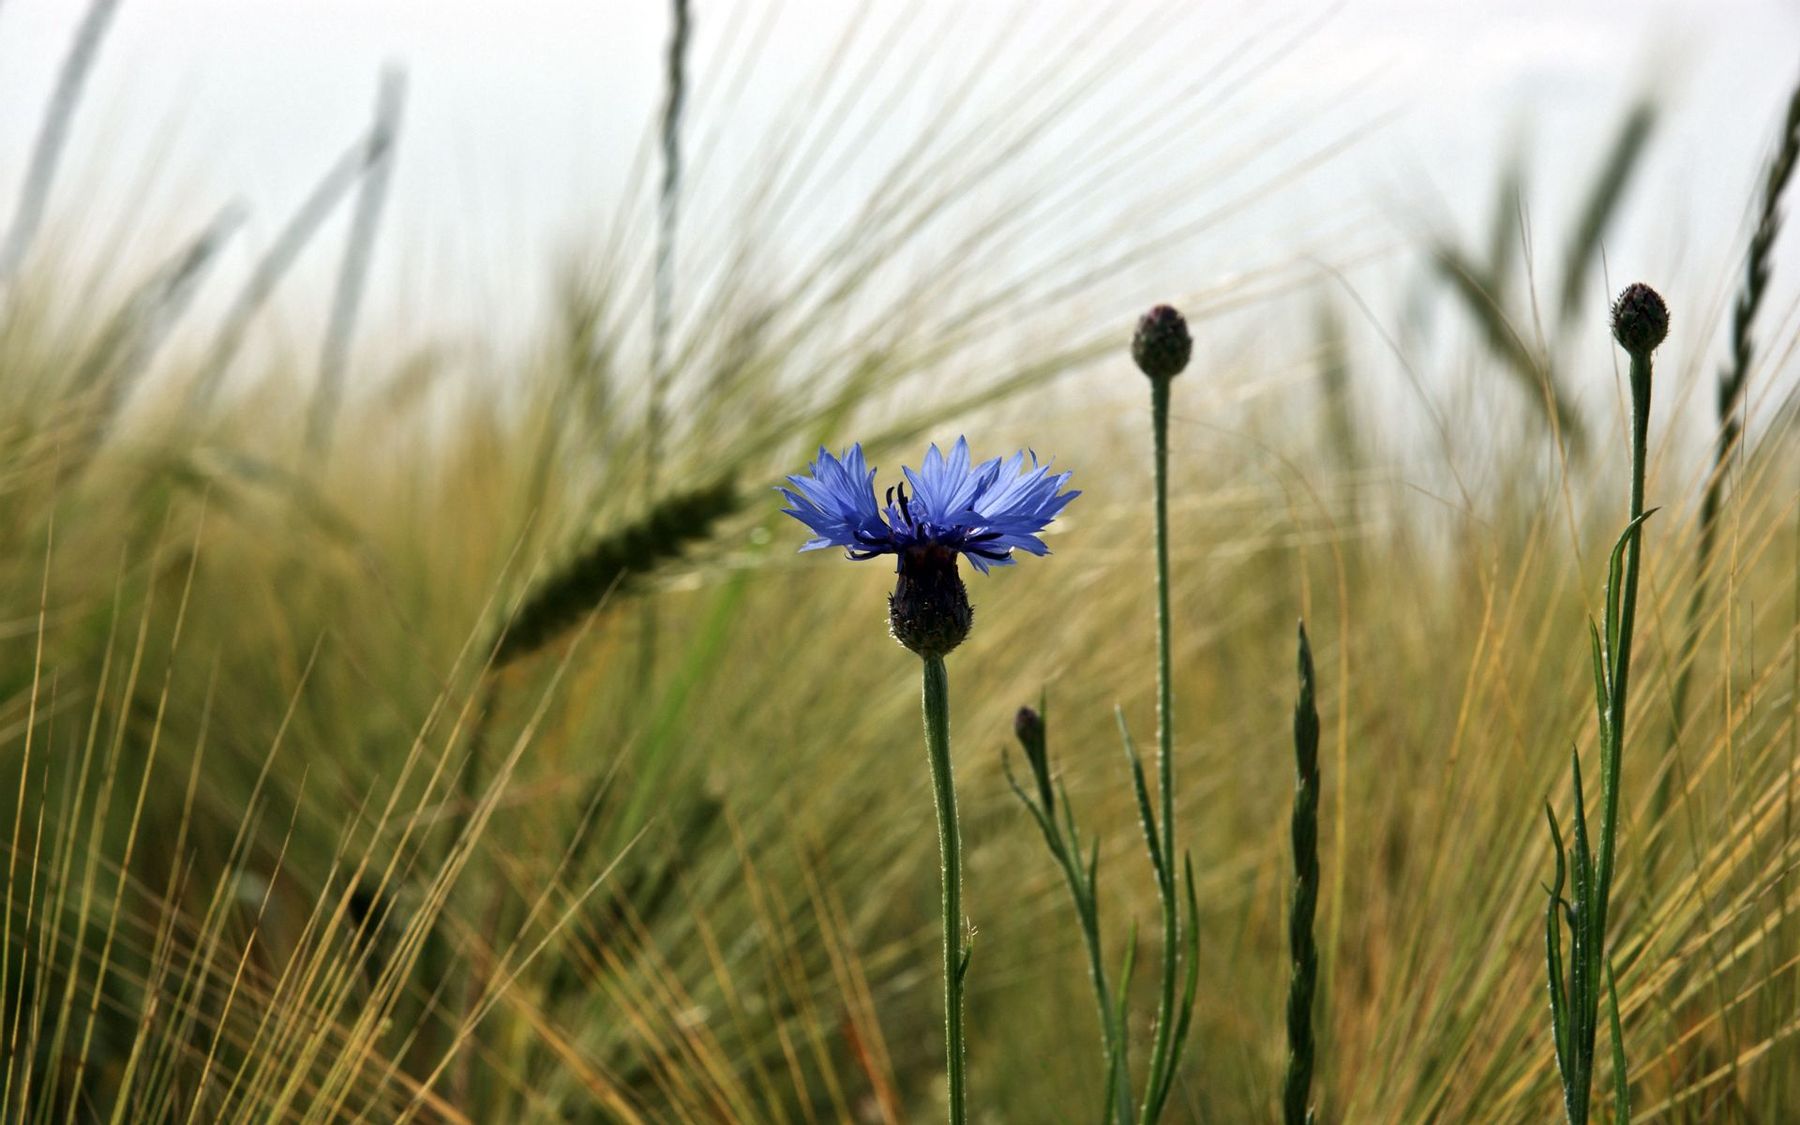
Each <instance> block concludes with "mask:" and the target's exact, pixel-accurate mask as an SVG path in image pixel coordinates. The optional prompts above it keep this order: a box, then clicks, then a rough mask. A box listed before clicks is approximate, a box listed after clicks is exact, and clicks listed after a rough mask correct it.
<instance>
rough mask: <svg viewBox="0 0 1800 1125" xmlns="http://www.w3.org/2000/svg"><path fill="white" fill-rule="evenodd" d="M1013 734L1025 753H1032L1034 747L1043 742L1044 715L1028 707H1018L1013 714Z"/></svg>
mask: <svg viewBox="0 0 1800 1125" xmlns="http://www.w3.org/2000/svg"><path fill="white" fill-rule="evenodd" d="M1013 734H1015V735H1017V736H1018V739H1019V745H1021V746H1023V747H1024V748H1025V752H1026V753H1027V754H1030V753H1033V752H1034V748H1035V747H1038V746H1042V745H1043V744H1044V717H1043V716H1042V715H1040V714H1038V713H1037V712H1036V711H1034V710H1033V709H1031V708H1030V707H1021V708H1019V713H1018V714H1017V715H1014V716H1013Z"/></svg>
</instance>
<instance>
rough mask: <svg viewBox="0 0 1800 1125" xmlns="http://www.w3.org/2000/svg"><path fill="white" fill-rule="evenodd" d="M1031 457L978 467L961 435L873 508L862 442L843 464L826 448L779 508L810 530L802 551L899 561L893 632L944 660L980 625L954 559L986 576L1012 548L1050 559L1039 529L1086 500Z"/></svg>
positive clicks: (907, 472) (792, 481)
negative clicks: (832, 549) (829, 549)
mask: <svg viewBox="0 0 1800 1125" xmlns="http://www.w3.org/2000/svg"><path fill="white" fill-rule="evenodd" d="M1025 456H1026V455H1025V454H1024V453H1015V454H1013V455H1012V457H1010V458H1008V459H1007V460H1005V461H1002V460H1001V459H1000V458H998V457H996V458H994V459H992V460H990V461H983V462H982V463H981V464H979V465H972V464H971V463H970V457H969V443H968V441H967V440H966V439H964V438H957V439H956V444H955V445H954V446H952V447H951V448H950V453H949V455H948V456H946V455H945V454H944V453H943V452H942V451H940V450H939V449H938V447H937V446H936V445H933V446H931V448H929V449H927V450H926V451H925V460H924V462H923V463H922V464H921V465H920V466H919V469H918V471H917V472H914V471H913V470H912V469H910V468H904V469H902V470H901V473H902V474H903V475H904V477H905V480H904V481H903V482H901V483H899V484H896V485H895V486H894V487H892V488H890V489H888V490H887V494H886V497H885V501H884V502H877V501H876V499H875V470H874V469H871V468H869V467H868V466H867V464H866V463H865V462H864V460H863V451H862V446H861V445H853V446H851V447H850V451H849V452H848V453H846V454H844V456H843V457H842V458H838V457H833V456H832V455H831V453H830V451H829V450H826V449H823V448H821V449H820V450H819V458H818V460H816V461H814V462H813V463H812V465H811V466H810V467H809V469H808V470H807V473H806V475H804V476H791V477H789V478H788V484H789V485H790V486H791V487H788V488H783V489H781V494H782V496H784V497H786V499H787V502H788V507H787V508H785V509H783V510H784V511H785V512H786V513H787V514H788V515H790V516H793V517H794V518H795V519H797V520H799V521H800V522H801V523H803V524H805V525H806V526H807V527H809V528H811V529H812V532H813V537H812V538H811V539H808V540H807V541H806V542H805V543H804V544H803V545H802V546H801V548H800V549H801V550H802V551H814V550H818V549H819V548H821V547H842V548H844V552H845V554H847V555H848V556H849V557H850V558H852V559H856V560H859V561H865V560H868V559H873V558H877V557H879V556H881V555H893V556H895V571H896V572H897V573H898V575H899V578H898V579H897V581H896V582H895V585H894V593H893V595H892V596H891V597H889V598H888V627H889V629H890V630H891V631H892V632H893V634H894V639H895V640H897V641H899V642H900V643H901V644H903V645H905V646H906V647H907V648H909V649H911V650H912V651H913V652H915V653H918V654H919V655H920V656H925V657H941V656H943V655H944V654H945V653H947V652H949V651H950V650H951V649H954V648H955V647H956V646H957V645H959V644H961V643H962V641H963V638H964V637H966V636H968V634H969V628H970V626H971V625H972V624H973V622H974V612H973V610H972V609H971V607H970V605H969V595H968V591H967V590H966V589H965V588H964V587H963V581H962V576H961V575H959V574H958V573H957V572H956V560H957V557H958V556H961V557H964V558H967V559H968V560H969V563H970V565H972V566H974V568H975V569H976V570H979V571H981V572H982V573H983V574H986V573H987V572H988V569H989V568H990V567H996V566H1011V565H1012V563H1013V552H1014V551H1015V550H1018V551H1025V552H1027V553H1029V554H1033V555H1046V554H1049V553H1050V549H1049V548H1048V547H1046V546H1044V541H1043V540H1042V539H1040V538H1038V534H1037V533H1038V532H1040V531H1042V530H1043V529H1044V528H1045V526H1046V525H1048V524H1049V523H1050V521H1051V520H1053V519H1055V518H1056V516H1057V514H1058V513H1059V512H1061V511H1062V510H1063V508H1064V507H1065V506H1067V504H1068V503H1069V501H1071V500H1073V499H1074V498H1075V497H1076V496H1079V495H1080V493H1078V492H1063V491H1061V489H1062V486H1063V485H1064V483H1066V482H1067V481H1068V479H1069V474H1068V473H1057V474H1055V475H1052V474H1051V472H1050V466H1048V465H1040V464H1038V460H1037V455H1036V454H1032V455H1031V465H1030V467H1029V468H1027V467H1026V464H1025ZM908 485H911V486H912V487H911V491H910V492H909V491H908V490H907V486H908Z"/></svg>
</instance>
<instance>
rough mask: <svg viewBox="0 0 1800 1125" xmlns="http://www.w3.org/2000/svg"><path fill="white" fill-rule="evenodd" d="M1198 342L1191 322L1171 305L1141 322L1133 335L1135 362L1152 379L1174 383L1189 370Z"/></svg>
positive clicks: (1139, 321)
mask: <svg viewBox="0 0 1800 1125" xmlns="http://www.w3.org/2000/svg"><path fill="white" fill-rule="evenodd" d="M1193 354H1194V338H1193V337H1192V336H1189V335H1188V326H1187V321H1186V320H1184V319H1182V316H1181V314H1180V313H1178V312H1176V311H1175V310H1174V309H1172V308H1170V307H1169V306H1168V305H1158V306H1156V307H1155V308H1153V309H1151V310H1150V311H1149V312H1147V313H1145V314H1144V315H1143V316H1141V317H1139V318H1138V323H1137V331H1136V332H1134V333H1132V335H1131V358H1132V359H1133V360H1134V361H1136V363H1137V365H1138V370H1139V371H1142V372H1143V373H1144V374H1146V375H1148V376H1150V378H1152V379H1172V378H1174V377H1175V376H1177V375H1179V374H1181V373H1182V371H1183V370H1185V369H1186V368H1187V365H1188V359H1189V358H1190V357H1191V356H1192V355H1193Z"/></svg>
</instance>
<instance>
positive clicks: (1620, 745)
mask: <svg viewBox="0 0 1800 1125" xmlns="http://www.w3.org/2000/svg"><path fill="white" fill-rule="evenodd" d="M1649 434H1650V355H1649V353H1648V352H1646V353H1643V354H1641V355H1640V354H1633V355H1632V357H1631V505H1630V519H1631V531H1630V532H1629V533H1628V536H1629V537H1628V538H1627V539H1626V541H1625V566H1624V573H1623V576H1622V583H1621V584H1622V589H1620V590H1619V592H1618V597H1619V629H1618V635H1617V636H1618V639H1617V643H1616V645H1615V647H1614V651H1612V652H1609V653H1607V661H1608V664H1609V665H1610V668H1609V671H1610V680H1611V682H1610V684H1609V691H1608V694H1607V700H1606V729H1605V730H1604V732H1603V734H1604V736H1605V737H1604V741H1603V744H1602V746H1601V759H1600V795H1601V804H1602V812H1601V820H1600V842H1599V854H1598V855H1597V856H1596V857H1595V860H1594V880H1593V887H1592V891H1591V895H1590V897H1589V899H1588V903H1589V908H1588V909H1586V910H1583V911H1581V912H1580V915H1581V919H1580V920H1581V924H1582V927H1583V929H1584V931H1585V933H1584V934H1583V935H1582V939H1581V944H1582V958H1583V961H1584V964H1583V970H1584V980H1585V982H1586V984H1585V986H1584V988H1583V989H1582V1005H1581V1008H1580V1010H1579V1011H1578V1013H1577V1014H1578V1015H1579V1016H1580V1018H1581V1027H1580V1042H1579V1045H1578V1047H1577V1049H1576V1052H1575V1054H1576V1062H1578V1063H1579V1064H1580V1065H1579V1072H1578V1074H1577V1075H1576V1080H1575V1086H1576V1089H1575V1110H1576V1112H1575V1113H1572V1114H1570V1119H1571V1121H1574V1122H1577V1123H1578V1125H1579V1122H1584V1121H1586V1120H1587V1116H1588V1104H1589V1099H1590V1097H1591V1083H1592V1076H1593V1057H1594V1041H1595V1038H1596V1033H1597V1031H1598V1026H1599V1022H1600V1020H1599V1006H1600V988H1599V982H1600V981H1601V979H1602V973H1603V971H1604V970H1605V969H1606V966H1607V957H1606V922H1607V911H1608V906H1609V905H1610V899H1611V896H1612V880H1613V865H1614V857H1615V856H1616V854H1617V852H1618V836H1619V774H1620V765H1621V762H1622V760H1623V758H1624V749H1625V707H1626V702H1627V700H1628V699H1629V694H1628V693H1629V688H1630V679H1631V637H1632V630H1633V625H1634V622H1635V620H1636V618H1637V591H1638V569H1639V562H1640V559H1641V558H1642V555H1643V534H1644V533H1643V527H1642V526H1641V521H1642V519H1643V515H1644V473H1645V462H1646V457H1647V453H1648V449H1649ZM1607 596H1608V597H1609V598H1610V597H1611V596H1612V591H1610V590H1609V591H1608V593H1607ZM1619 1050H1620V1048H1619V1047H1618V1046H1617V1045H1615V1052H1618V1051H1619ZM1621 1057H1622V1056H1621ZM1615 1081H1619V1082H1621V1083H1622V1082H1623V1079H1622V1078H1617V1077H1616V1078H1615Z"/></svg>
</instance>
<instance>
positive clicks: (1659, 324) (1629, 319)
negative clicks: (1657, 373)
mask: <svg viewBox="0 0 1800 1125" xmlns="http://www.w3.org/2000/svg"><path fill="white" fill-rule="evenodd" d="M1612 333H1613V339H1615V340H1617V341H1618V342H1619V346H1620V347H1621V348H1624V349H1625V350H1626V351H1627V352H1630V353H1631V354H1632V355H1634V356H1648V355H1649V354H1650V353H1651V352H1653V351H1655V350H1656V347H1657V345H1658V344H1660V343H1662V342H1663V338H1664V337H1666V336H1667V335H1668V334H1669V306H1668V305H1666V304H1664V303H1663V299H1662V296H1661V295H1660V294H1658V293H1657V291H1656V290H1654V289H1652V288H1650V287H1649V286H1648V285H1645V284H1644V283H1643V282H1641V281H1640V282H1633V283H1632V284H1630V285H1627V286H1626V287H1625V289H1624V291H1623V292H1621V293H1620V294H1619V299H1618V300H1616V301H1614V302H1613V307H1612Z"/></svg>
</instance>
